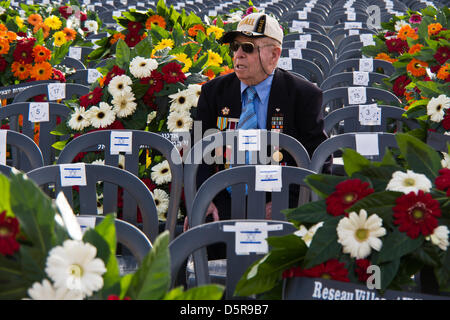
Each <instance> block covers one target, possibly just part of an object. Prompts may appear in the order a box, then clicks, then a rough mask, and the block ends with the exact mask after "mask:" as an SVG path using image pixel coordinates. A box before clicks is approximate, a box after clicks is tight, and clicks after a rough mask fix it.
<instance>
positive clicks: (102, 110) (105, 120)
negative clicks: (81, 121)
mask: <svg viewBox="0 0 450 320" xmlns="http://www.w3.org/2000/svg"><path fill="white" fill-rule="evenodd" d="M86 114H87V118H88V120H89V121H90V122H91V125H92V126H93V127H95V128H105V127H107V126H109V125H110V124H112V123H113V122H114V120H115V119H116V114H115V113H114V111H113V110H112V107H111V106H110V105H109V104H107V103H106V102H100V104H99V106H98V107H95V106H94V107H91V108H90V109H89V110H88V111H87V112H86Z"/></svg>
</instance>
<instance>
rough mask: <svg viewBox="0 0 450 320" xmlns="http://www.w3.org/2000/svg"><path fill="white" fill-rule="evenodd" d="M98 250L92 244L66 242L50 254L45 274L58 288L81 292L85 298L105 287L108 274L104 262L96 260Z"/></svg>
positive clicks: (73, 241)
mask: <svg viewBox="0 0 450 320" xmlns="http://www.w3.org/2000/svg"><path fill="white" fill-rule="evenodd" d="M96 256H97V248H96V247H94V246H93V245H91V244H90V243H84V242H82V241H76V240H66V241H64V243H63V245H62V246H57V247H54V248H53V249H52V250H50V252H49V256H48V258H47V262H46V267H45V272H46V273H47V275H48V276H49V277H50V278H51V279H52V280H53V281H54V283H55V287H56V288H67V289H70V290H79V291H81V293H82V294H83V295H85V296H91V295H92V293H93V292H94V291H97V290H100V289H101V288H102V287H103V278H102V275H103V274H104V273H105V272H106V268H105V264H104V263H103V260H101V259H99V258H96Z"/></svg>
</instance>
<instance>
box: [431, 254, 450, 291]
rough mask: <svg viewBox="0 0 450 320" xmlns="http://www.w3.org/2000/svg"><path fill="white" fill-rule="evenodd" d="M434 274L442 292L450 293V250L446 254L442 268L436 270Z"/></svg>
mask: <svg viewBox="0 0 450 320" xmlns="http://www.w3.org/2000/svg"><path fill="white" fill-rule="evenodd" d="M434 274H435V276H436V279H437V282H438V284H439V288H440V290H441V291H444V292H450V250H448V249H447V251H446V252H445V253H444V257H443V259H442V264H441V266H440V267H437V268H434Z"/></svg>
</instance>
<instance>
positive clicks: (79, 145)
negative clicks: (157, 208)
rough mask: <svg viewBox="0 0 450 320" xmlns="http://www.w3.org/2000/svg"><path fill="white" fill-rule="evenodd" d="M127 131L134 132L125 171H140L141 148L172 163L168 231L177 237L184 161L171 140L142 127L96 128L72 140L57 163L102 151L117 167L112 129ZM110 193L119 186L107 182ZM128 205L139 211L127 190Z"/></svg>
mask: <svg viewBox="0 0 450 320" xmlns="http://www.w3.org/2000/svg"><path fill="white" fill-rule="evenodd" d="M112 131H124V132H130V131H131V132H132V153H131V154H124V157H125V168H124V169H125V170H127V171H129V172H131V173H132V174H134V175H136V176H138V174H139V153H140V151H141V150H144V149H150V150H155V151H157V152H159V153H161V154H162V155H163V156H164V158H165V159H167V161H168V162H169V166H170V171H171V174H172V181H171V187H170V202H169V209H168V212H167V221H166V227H165V228H166V230H169V231H170V234H171V237H173V236H174V233H175V226H176V222H177V215H178V209H179V206H180V199H181V193H182V188H183V160H182V158H181V156H180V153H179V152H178V150H177V148H176V147H175V146H174V145H173V144H172V142H170V140H168V139H166V138H164V137H163V136H161V135H159V134H156V133H154V132H148V131H142V130H102V131H94V132H89V133H86V134H83V135H81V136H78V137H77V138H75V139H73V140H72V141H70V142H69V143H68V144H67V145H66V146H65V147H64V149H63V150H62V151H61V153H60V155H59V157H58V162H57V163H58V164H62V163H71V162H72V161H73V159H75V157H76V156H77V155H78V154H79V153H80V152H102V153H103V154H104V159H105V164H106V165H110V166H114V167H117V166H118V165H119V155H117V154H111V152H110V150H111V132H112ZM105 190H107V192H108V193H112V194H117V187H116V186H114V185H107V184H105ZM125 205H127V206H128V209H127V210H129V211H130V212H132V211H133V210H134V212H136V205H135V203H134V202H133V199H132V198H130V195H127V194H126V193H124V206H125Z"/></svg>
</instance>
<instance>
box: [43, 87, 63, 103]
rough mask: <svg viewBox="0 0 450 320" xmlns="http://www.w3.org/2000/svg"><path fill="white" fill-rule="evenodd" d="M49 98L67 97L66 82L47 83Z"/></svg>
mask: <svg viewBox="0 0 450 320" xmlns="http://www.w3.org/2000/svg"><path fill="white" fill-rule="evenodd" d="M47 90H48V100H49V101H55V100H60V99H65V98H66V84H65V83H49V84H48V85H47Z"/></svg>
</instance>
